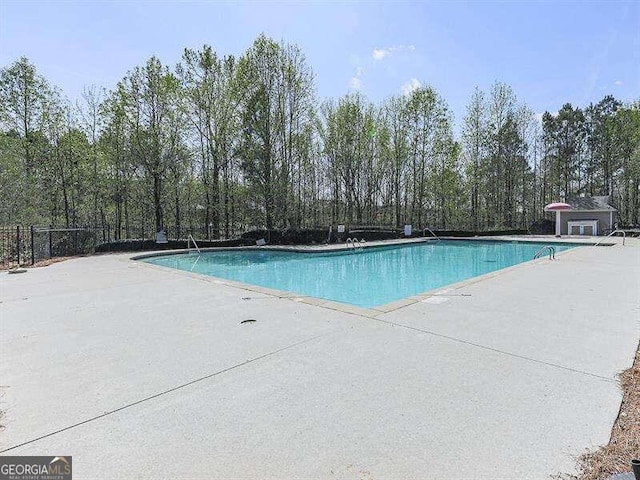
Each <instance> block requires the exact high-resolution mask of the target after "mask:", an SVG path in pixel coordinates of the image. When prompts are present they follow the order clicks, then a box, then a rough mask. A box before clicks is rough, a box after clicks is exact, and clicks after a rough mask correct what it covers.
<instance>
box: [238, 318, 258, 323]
mask: <svg viewBox="0 0 640 480" xmlns="http://www.w3.org/2000/svg"><path fill="white" fill-rule="evenodd" d="M255 322H257V320H256V319H255V318H247V319H246V320H242V321H241V322H240V323H255Z"/></svg>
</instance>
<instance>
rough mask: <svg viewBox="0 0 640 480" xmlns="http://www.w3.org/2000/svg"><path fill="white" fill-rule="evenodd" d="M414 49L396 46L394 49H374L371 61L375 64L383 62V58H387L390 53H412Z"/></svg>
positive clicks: (408, 46) (411, 46) (414, 47)
mask: <svg viewBox="0 0 640 480" xmlns="http://www.w3.org/2000/svg"><path fill="white" fill-rule="evenodd" d="M415 49H416V46H415V45H398V46H395V47H386V48H374V49H373V60H374V61H375V62H378V61H380V60H383V59H384V58H386V57H388V56H389V55H391V54H392V53H395V52H403V51H409V52H413V51H415Z"/></svg>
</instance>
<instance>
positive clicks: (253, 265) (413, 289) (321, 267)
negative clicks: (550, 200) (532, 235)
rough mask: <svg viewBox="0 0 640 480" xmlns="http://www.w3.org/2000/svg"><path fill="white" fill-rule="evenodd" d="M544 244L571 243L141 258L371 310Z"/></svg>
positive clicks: (517, 258)
mask: <svg viewBox="0 0 640 480" xmlns="http://www.w3.org/2000/svg"><path fill="white" fill-rule="evenodd" d="M545 245H553V246H554V247H555V249H556V251H557V252H560V251H563V250H568V249H570V248H573V247H574V246H575V245H567V244H550V243H537V242H536V243H534V242H497V241H460V240H452V241H447V240H443V241H440V242H438V243H436V242H428V243H418V244H409V245H396V246H393V247H379V248H375V247H374V248H367V249H364V250H361V251H358V252H356V253H354V252H352V251H346V252H345V251H339V252H310V253H306V252H304V253H299V252H291V251H277V250H235V251H230V250H225V251H216V252H203V253H202V255H197V254H177V255H164V256H155V257H148V258H144V259H142V260H143V261H144V262H148V263H151V264H154V265H162V266H165V267H171V268H177V269H179V270H186V271H191V272H196V273H201V274H204V275H209V276H213V277H218V278H225V279H229V280H235V281H238V282H243V283H249V284H253V285H259V286H262V287H268V288H273V289H277V290H284V291H288V292H295V293H299V294H300V295H305V296H311V297H316V298H323V299H327V300H334V301H337V302H343V303H349V304H352V305H357V306H359V307H366V308H369V307H375V306H379V305H383V304H385V303H389V302H393V301H395V300H399V299H401V298H405V297H410V296H412V295H417V294H420V293H423V292H426V291H428V290H432V289H434V288H440V287H444V286H446V285H450V284H452V283H456V282H460V281H462V280H466V279H469V278H472V277H476V276H478V275H483V274H485V273H489V272H493V271H495V270H499V269H501V268H506V267H510V266H512V265H516V264H518V263H522V262H526V261H528V260H531V259H533V256H534V254H535V253H536V252H537V251H538V250H539V249H540V248H541V247H543V246H545Z"/></svg>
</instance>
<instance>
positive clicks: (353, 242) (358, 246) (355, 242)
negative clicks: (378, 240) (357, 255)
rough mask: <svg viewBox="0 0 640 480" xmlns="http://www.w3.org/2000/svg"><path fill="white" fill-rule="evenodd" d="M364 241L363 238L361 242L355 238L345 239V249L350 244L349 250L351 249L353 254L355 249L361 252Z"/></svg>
mask: <svg viewBox="0 0 640 480" xmlns="http://www.w3.org/2000/svg"><path fill="white" fill-rule="evenodd" d="M365 242H366V240H365V239H364V238H363V239H362V240H358V239H357V238H355V237H354V238H351V237H349V238H347V240H346V242H345V243H346V244H347V248H349V244H350V243H351V248H352V249H353V251H354V252H355V251H356V250H357V249H360V250H362V249H363V248H364V245H362V244H363V243H365Z"/></svg>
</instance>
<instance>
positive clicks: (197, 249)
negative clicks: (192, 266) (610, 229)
mask: <svg viewBox="0 0 640 480" xmlns="http://www.w3.org/2000/svg"><path fill="white" fill-rule="evenodd" d="M191 242H193V246H194V247H195V249H196V252H198V255H200V248H199V247H198V244H197V243H196V239H195V238H193V235H191V234H189V237H188V238H187V251H188V252H191Z"/></svg>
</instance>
